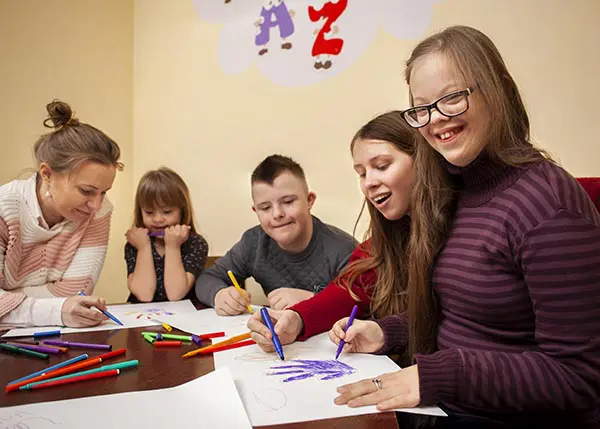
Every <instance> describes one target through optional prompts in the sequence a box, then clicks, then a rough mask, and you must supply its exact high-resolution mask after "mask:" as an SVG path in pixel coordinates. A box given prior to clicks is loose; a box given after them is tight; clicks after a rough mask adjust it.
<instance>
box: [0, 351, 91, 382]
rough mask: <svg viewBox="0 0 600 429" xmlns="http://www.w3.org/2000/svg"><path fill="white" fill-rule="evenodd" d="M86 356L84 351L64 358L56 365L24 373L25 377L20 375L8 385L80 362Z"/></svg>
mask: <svg viewBox="0 0 600 429" xmlns="http://www.w3.org/2000/svg"><path fill="white" fill-rule="evenodd" d="M87 358H88V354H87V353H84V354H82V355H79V356H77V357H74V358H73V359H69V360H66V361H64V362H61V363H57V364H56V365H52V366H49V367H48V368H44V369H42V370H39V371H37V372H34V373H33V374H29V375H26V376H25V377H21V378H19V379H17V380H15V381H11V382H10V383H8V385H9V386H10V385H11V384H15V383H19V382H21V381H25V380H29V379H30V378H33V377H37V376H38V375H42V374H45V373H47V372H50V371H54V370H55V369H60V368H64V367H65V366H68V365H71V364H72V363H77V362H81V361H82V360H86V359H87Z"/></svg>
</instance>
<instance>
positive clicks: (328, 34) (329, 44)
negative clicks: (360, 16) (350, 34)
mask: <svg viewBox="0 0 600 429" xmlns="http://www.w3.org/2000/svg"><path fill="white" fill-rule="evenodd" d="M313 3H315V2H313ZM320 3H321V4H320V6H321V7H319V8H316V7H315V5H311V6H309V7H308V17H309V18H310V20H311V21H312V22H316V23H319V24H321V27H320V28H317V29H316V30H315V33H316V38H315V41H314V43H313V47H312V56H313V58H314V61H315V64H314V67H315V69H317V70H319V69H325V70H328V69H329V68H331V66H332V65H333V63H332V61H331V57H332V56H336V55H339V54H340V53H341V52H342V48H343V47H344V40H343V39H341V38H339V37H332V36H335V35H336V34H337V33H338V32H339V27H338V26H337V25H335V22H336V21H337V20H338V18H339V17H340V16H341V15H342V13H344V10H346V7H347V6H348V0H326V1H325V2H323V1H322V0H321V1H320Z"/></svg>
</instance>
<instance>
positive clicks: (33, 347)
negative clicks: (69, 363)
mask: <svg viewBox="0 0 600 429" xmlns="http://www.w3.org/2000/svg"><path fill="white" fill-rule="evenodd" d="M8 344H11V343H8ZM14 345H15V346H17V347H21V348H22V349H27V350H33V351H34V352H40V353H50V354H53V355H58V354H61V353H62V351H61V350H60V349H55V348H53V347H44V346H36V345H35V344H31V345H29V344H27V345H25V344H23V343H19V344H14Z"/></svg>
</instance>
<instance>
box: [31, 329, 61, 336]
mask: <svg viewBox="0 0 600 429" xmlns="http://www.w3.org/2000/svg"><path fill="white" fill-rule="evenodd" d="M57 335H60V329H57V330H55V331H45V332H35V333H34V334H33V338H40V337H55V336H57Z"/></svg>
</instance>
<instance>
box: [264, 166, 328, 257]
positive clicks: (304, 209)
mask: <svg viewBox="0 0 600 429" xmlns="http://www.w3.org/2000/svg"><path fill="white" fill-rule="evenodd" d="M315 199H316V195H315V194H314V193H313V192H308V189H307V186H306V182H305V181H304V180H302V179H301V178H299V177H297V176H295V175H294V174H292V173H291V172H289V171H284V172H283V173H281V174H280V175H279V176H277V177H276V178H275V179H274V180H273V184H272V185H271V184H269V183H266V182H260V181H258V182H254V183H253V184H252V200H253V206H252V210H254V211H255V212H256V215H257V216H258V221H259V222H260V226H261V227H262V229H263V230H264V231H265V233H267V235H269V237H271V238H272V239H273V240H275V241H276V242H277V244H278V245H279V247H281V248H282V249H284V250H286V251H288V252H293V253H298V252H301V251H303V250H304V249H305V248H306V246H308V243H309V242H310V239H311V237H312V216H311V214H310V210H311V208H312V206H313V204H314V202H315Z"/></svg>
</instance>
